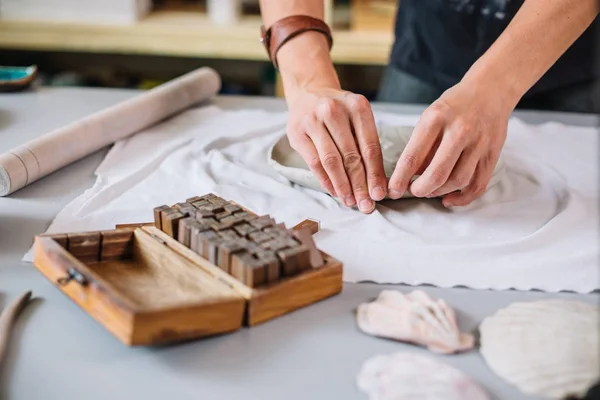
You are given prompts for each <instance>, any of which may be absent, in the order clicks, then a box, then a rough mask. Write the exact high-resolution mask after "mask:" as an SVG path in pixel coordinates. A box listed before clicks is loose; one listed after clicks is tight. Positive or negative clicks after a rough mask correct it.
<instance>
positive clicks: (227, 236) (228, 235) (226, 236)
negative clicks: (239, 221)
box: [217, 229, 240, 240]
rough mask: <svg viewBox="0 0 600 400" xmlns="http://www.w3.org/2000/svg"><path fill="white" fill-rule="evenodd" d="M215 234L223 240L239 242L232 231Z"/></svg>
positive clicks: (226, 230) (238, 237)
mask: <svg viewBox="0 0 600 400" xmlns="http://www.w3.org/2000/svg"><path fill="white" fill-rule="evenodd" d="M217 234H218V235H219V236H220V237H222V238H223V239H227V240H239V239H240V235H238V234H237V233H236V232H235V231H234V230H233V229H225V230H221V231H218V232H217Z"/></svg>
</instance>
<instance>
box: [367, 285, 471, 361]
mask: <svg viewBox="0 0 600 400" xmlns="http://www.w3.org/2000/svg"><path fill="white" fill-rule="evenodd" d="M356 320H357V323H358V327H359V328H360V329H361V330H362V331H363V332H365V333H367V334H369V335H373V336H379V337H383V338H388V339H394V340H399V341H404V342H410V343H415V344H418V345H421V346H425V347H427V348H428V349H429V350H431V351H433V352H435V353H444V354H450V353H456V352H462V351H466V350H470V349H472V348H473V344H474V338H473V335H471V334H468V333H461V332H460V331H459V329H458V326H457V324H456V315H455V313H454V310H452V308H451V307H450V306H448V305H447V304H446V303H445V302H444V300H441V299H438V300H435V301H434V300H433V299H432V298H431V297H429V296H428V295H427V294H426V293H425V292H423V291H420V290H415V291H413V292H411V293H409V294H406V295H405V294H403V293H401V292H399V291H395V290H383V291H382V292H381V293H380V294H379V296H378V297H377V299H376V300H375V301H373V302H370V303H363V304H361V305H359V306H358V310H357V314H356Z"/></svg>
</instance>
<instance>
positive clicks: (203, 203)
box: [191, 200, 210, 208]
mask: <svg viewBox="0 0 600 400" xmlns="http://www.w3.org/2000/svg"><path fill="white" fill-rule="evenodd" d="M191 204H192V206H193V207H194V208H201V207H206V206H209V205H210V203H209V202H208V201H206V200H198V201H195V202H193V203H191Z"/></svg>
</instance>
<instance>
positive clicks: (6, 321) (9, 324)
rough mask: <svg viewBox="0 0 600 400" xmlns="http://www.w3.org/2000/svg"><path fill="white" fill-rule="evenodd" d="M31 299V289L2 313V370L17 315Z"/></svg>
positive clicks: (0, 325) (0, 319)
mask: <svg viewBox="0 0 600 400" xmlns="http://www.w3.org/2000/svg"><path fill="white" fill-rule="evenodd" d="M30 299H31V291H29V292H25V293H23V294H22V295H21V296H19V297H17V298H16V299H14V300H13V301H12V302H11V303H10V304H9V305H8V307H6V309H5V310H4V312H2V313H1V314H0V370H1V369H2V362H3V361H4V355H5V353H6V349H7V348H8V340H9V336H10V334H11V332H12V329H13V328H14V325H15V322H16V320H17V317H18V316H19V314H20V313H21V311H22V310H23V309H24V308H25V306H26V305H27V304H28V303H29V300H30Z"/></svg>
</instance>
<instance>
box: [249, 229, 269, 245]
mask: <svg viewBox="0 0 600 400" xmlns="http://www.w3.org/2000/svg"><path fill="white" fill-rule="evenodd" d="M248 239H250V240H252V241H253V242H254V243H258V244H261V243H264V242H268V241H269V240H271V239H273V237H272V236H271V235H269V234H268V233H265V232H262V231H255V232H252V233H250V234H248Z"/></svg>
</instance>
